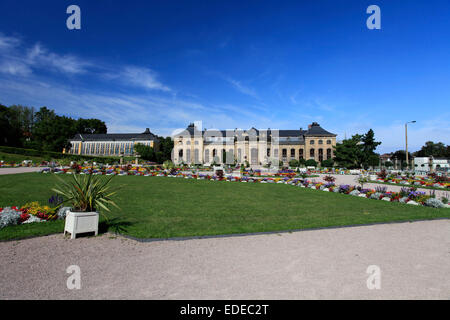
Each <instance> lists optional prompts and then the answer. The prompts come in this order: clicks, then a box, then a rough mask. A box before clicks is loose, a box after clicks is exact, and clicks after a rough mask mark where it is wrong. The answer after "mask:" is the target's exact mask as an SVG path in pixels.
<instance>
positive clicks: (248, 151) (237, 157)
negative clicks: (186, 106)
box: [173, 122, 337, 165]
mask: <svg viewBox="0 0 450 320" xmlns="http://www.w3.org/2000/svg"><path fill="white" fill-rule="evenodd" d="M336 136H337V135H336V134H334V133H331V132H328V131H326V130H324V129H323V128H322V127H321V126H320V125H319V124H318V123H317V122H313V123H311V124H310V125H309V126H308V129H307V130H303V129H302V128H300V129H299V130H271V129H270V128H269V129H264V130H258V129H255V128H251V129H249V130H241V129H235V130H199V129H198V128H197V127H196V126H195V125H194V124H190V125H189V126H188V127H187V128H186V129H185V130H183V131H182V132H180V133H177V134H175V135H174V136H173V140H174V150H173V160H174V162H175V163H177V164H179V163H186V164H191V163H193V164H206V165H210V164H212V163H217V164H219V163H228V164H233V163H245V162H248V163H249V164H250V165H264V164H268V163H272V164H274V163H278V161H279V160H281V161H283V163H284V164H288V163H289V161H290V160H292V159H296V160H299V159H305V160H309V159H314V160H315V161H318V162H322V161H323V160H327V159H332V158H333V157H334V149H333V147H334V146H335V145H336Z"/></svg>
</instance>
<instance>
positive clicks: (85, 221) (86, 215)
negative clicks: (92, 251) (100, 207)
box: [64, 211, 98, 239]
mask: <svg viewBox="0 0 450 320" xmlns="http://www.w3.org/2000/svg"><path fill="white" fill-rule="evenodd" d="M66 232H68V233H70V235H71V237H70V238H71V239H75V237H76V235H77V233H84V232H95V235H97V234H98V213H97V212H71V211H68V212H67V214H66V223H65V226H64V235H66Z"/></svg>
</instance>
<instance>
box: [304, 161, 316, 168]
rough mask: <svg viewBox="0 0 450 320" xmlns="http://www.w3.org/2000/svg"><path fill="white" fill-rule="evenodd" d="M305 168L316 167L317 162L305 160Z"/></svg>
mask: <svg viewBox="0 0 450 320" xmlns="http://www.w3.org/2000/svg"><path fill="white" fill-rule="evenodd" d="M305 166H307V167H317V162H316V160H314V159H309V160H306V162H305Z"/></svg>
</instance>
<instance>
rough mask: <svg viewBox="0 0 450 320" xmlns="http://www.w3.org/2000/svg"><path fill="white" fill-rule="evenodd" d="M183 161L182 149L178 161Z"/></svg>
mask: <svg viewBox="0 0 450 320" xmlns="http://www.w3.org/2000/svg"><path fill="white" fill-rule="evenodd" d="M180 160H181V161H183V149H180V151H178V161H180Z"/></svg>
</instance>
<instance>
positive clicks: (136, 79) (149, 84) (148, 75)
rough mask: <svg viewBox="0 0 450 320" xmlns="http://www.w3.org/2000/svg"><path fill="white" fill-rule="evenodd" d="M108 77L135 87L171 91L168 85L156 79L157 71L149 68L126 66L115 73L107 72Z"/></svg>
mask: <svg viewBox="0 0 450 320" xmlns="http://www.w3.org/2000/svg"><path fill="white" fill-rule="evenodd" d="M109 77H110V78H119V79H120V80H121V81H122V82H124V83H125V84H132V85H134V86H137V87H142V88H146V89H152V90H161V91H166V92H168V91H171V89H170V88H169V87H167V86H165V85H163V84H162V83H161V82H160V81H159V80H158V75H157V73H156V72H155V71H153V70H151V69H149V68H143V67H136V66H126V67H124V68H123V69H122V70H121V71H120V72H119V73H118V74H116V75H113V74H109Z"/></svg>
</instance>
